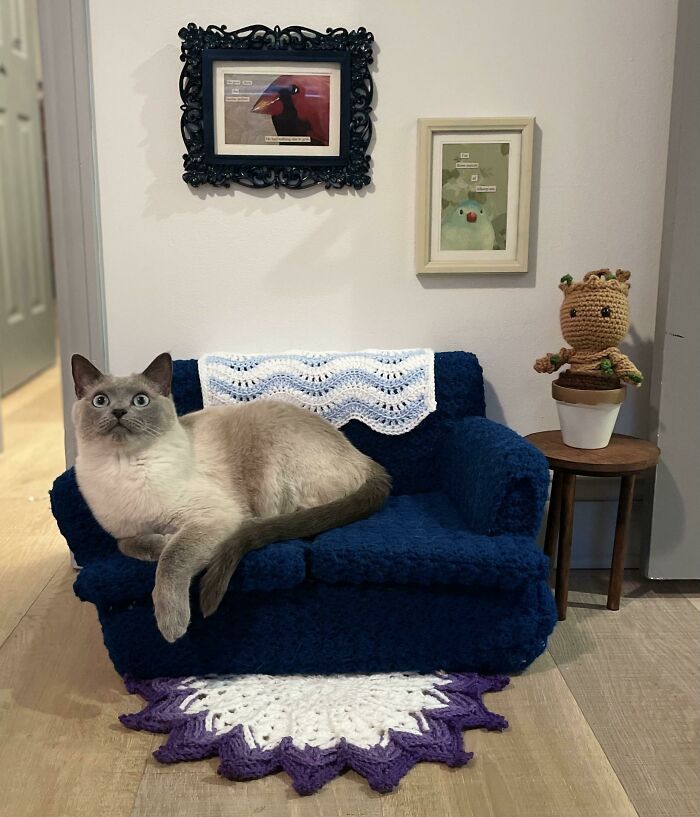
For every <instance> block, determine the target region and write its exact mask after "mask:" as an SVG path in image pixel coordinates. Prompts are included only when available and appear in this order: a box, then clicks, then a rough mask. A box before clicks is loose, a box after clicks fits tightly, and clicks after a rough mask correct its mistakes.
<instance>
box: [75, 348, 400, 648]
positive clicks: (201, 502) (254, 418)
mask: <svg viewBox="0 0 700 817" xmlns="http://www.w3.org/2000/svg"><path fill="white" fill-rule="evenodd" d="M72 369H73V380H74V382H75V391H76V395H77V397H78V400H77V402H76V403H75V405H74V407H73V422H74V424H75V429H76V436H77V442H78V456H77V458H76V463H75V468H76V476H77V480H78V485H79V486H80V490H81V492H82V494H83V496H84V497H85V500H86V502H87V503H88V505H89V506H90V509H91V511H92V513H93V514H94V516H95V518H96V519H97V521H98V522H99V523H100V524H101V525H102V527H103V528H104V529H105V530H106V531H108V532H109V533H110V534H111V535H112V536H114V537H115V538H116V539H117V541H118V546H119V549H120V550H121V551H122V553H124V554H126V555H127V556H133V557H134V558H137V559H149V560H157V561H158V567H157V569H156V581H155V588H154V590H153V603H154V607H155V615H156V620H157V622H158V628H159V629H160V631H161V633H162V634H163V636H164V637H165V638H166V639H167V640H168V641H175V640H176V639H178V638H180V636H182V635H183V634H184V633H185V632H186V630H187V627H188V625H189V621H190V605H189V588H190V582H191V580H192V577H193V576H195V575H196V574H197V573H199V572H200V571H201V570H203V569H204V568H207V572H206V573H205V575H204V577H203V578H202V581H201V584H200V606H201V609H202V612H203V613H204V614H205V615H210V614H211V613H213V612H214V611H215V610H216V609H217V607H218V606H219V603H220V601H221V599H222V598H223V596H224V593H225V592H226V588H227V586H228V583H229V581H230V579H231V576H232V574H233V572H234V570H235V569H236V566H237V565H238V562H239V561H240V559H241V558H242V556H243V555H244V554H245V553H246V552H247V551H248V550H251V549H253V548H257V547H261V546H263V545H265V544H269V543H270V542H273V541H279V540H284V539H292V538H297V537H303V536H312V535H315V534H317V533H320V532H321V531H323V530H327V529H329V528H332V527H336V526H339V525H345V524H348V523H349V522H352V521H354V520H356V519H361V518H363V517H366V516H369V515H370V514H371V513H373V512H374V511H376V510H378V509H379V508H380V507H381V506H382V504H383V503H384V501H385V499H386V497H387V495H388V493H389V488H390V481H389V477H388V475H387V473H386V472H385V471H384V469H383V468H382V467H381V466H380V465H378V464H377V463H376V462H374V461H373V460H372V459H370V458H369V457H366V456H365V455H364V454H362V453H361V452H360V451H358V450H357V449H356V448H355V447H354V446H353V445H352V444H351V443H350V442H349V441H348V440H347V439H346V438H345V436H344V435H343V434H342V433H341V432H340V431H338V430H337V429H336V428H334V427H333V426H332V425H331V424H330V423H329V422H327V421H326V420H324V419H323V418H321V417H319V416H318V415H316V414H313V413H312V412H310V411H307V410H306V409H302V408H298V407H296V406H292V405H288V404H285V403H280V402H275V401H269V400H260V401H255V402H251V403H244V404H238V405H227V406H215V407H210V408H205V409H203V410H202V411H196V412H193V413H192V414H188V415H186V416H184V417H181V418H178V417H177V415H176V413H175V405H174V403H173V401H172V398H171V396H170V389H171V379H172V360H171V358H170V355H169V354H167V353H165V354H162V355H159V356H158V357H157V358H156V359H155V360H154V361H153V362H152V363H151V364H150V365H149V366H148V367H147V368H146V369H145V370H144V372H143V373H141V374H134V375H130V376H128V377H113V376H112V375H103V374H102V373H101V372H100V371H99V370H98V369H96V368H95V367H94V366H93V365H92V363H90V361H88V360H87V359H86V358H84V357H82V356H81V355H74V356H73V358H72Z"/></svg>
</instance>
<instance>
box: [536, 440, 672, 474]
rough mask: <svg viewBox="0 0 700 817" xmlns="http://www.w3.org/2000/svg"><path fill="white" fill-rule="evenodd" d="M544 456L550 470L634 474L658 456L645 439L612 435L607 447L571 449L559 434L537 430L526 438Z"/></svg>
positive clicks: (650, 463)
mask: <svg viewBox="0 0 700 817" xmlns="http://www.w3.org/2000/svg"><path fill="white" fill-rule="evenodd" d="M525 439H526V440H528V441H529V442H531V443H532V444H533V445H534V446H535V447H536V448H539V450H540V451H541V452H542V453H543V454H544V455H545V457H547V460H548V461H549V467H550V468H559V469H561V470H563V471H573V472H574V473H577V474H617V475H620V474H636V473H638V472H640V471H645V470H646V469H647V468H653V466H655V465H656V463H657V462H658V460H659V454H660V453H661V452H660V451H659V449H658V448H657V446H655V445H654V444H653V443H650V442H649V441H648V440H640V439H637V437H628V436H626V435H625V434H613V435H612V438H611V440H610V444H609V445H608V446H607V447H606V448H572V447H571V446H569V445H566V444H565V443H564V441H563V440H562V437H561V431H538V432H536V433H535V434H528V435H527V437H526V438H525Z"/></svg>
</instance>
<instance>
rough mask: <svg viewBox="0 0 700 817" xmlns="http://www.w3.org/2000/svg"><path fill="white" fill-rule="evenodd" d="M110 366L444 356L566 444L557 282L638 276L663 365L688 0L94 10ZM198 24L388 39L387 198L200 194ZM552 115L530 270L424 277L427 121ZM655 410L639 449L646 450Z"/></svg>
mask: <svg viewBox="0 0 700 817" xmlns="http://www.w3.org/2000/svg"><path fill="white" fill-rule="evenodd" d="M90 14H91V25H92V47H93V62H94V92H95V109H96V123H97V133H96V141H97V152H98V162H99V165H98V169H99V185H100V201H101V214H102V236H103V241H104V273H105V291H106V308H107V322H108V346H109V358H110V362H111V367H112V369H113V370H114V371H117V372H121V371H126V370H132V369H135V368H138V367H142V366H143V365H144V364H145V363H146V362H147V361H148V359H149V358H150V357H151V356H153V355H155V354H156V353H158V352H160V351H162V350H163V349H170V350H171V351H172V352H173V354H174V355H176V356H197V355H199V354H201V353H203V352H206V351H213V350H220V349H228V350H240V351H252V350H255V351H261V350H264V351H268V350H269V351H273V350H283V349H286V348H310V349H329V348H333V349H354V348H360V347H367V346H374V347H403V346H420V345H425V346H430V347H433V348H435V349H468V350H472V351H474V352H476V353H477V354H478V356H479V358H480V360H481V362H482V364H483V366H484V370H485V373H486V377H487V380H488V382H489V406H488V412H489V414H490V416H492V417H494V418H495V419H498V420H502V421H505V422H507V423H508V424H509V425H511V426H512V427H514V428H515V429H516V430H518V431H520V432H522V433H527V432H530V431H533V430H538V429H542V428H546V427H551V426H553V425H554V424H555V423H556V414H555V409H554V404H553V401H552V400H551V397H550V393H549V381H550V378H548V377H546V376H543V375H537V374H535V373H534V372H533V371H532V362H533V360H534V359H535V357H537V356H539V355H541V354H543V353H544V352H546V351H549V350H552V349H557V348H558V346H559V345H560V343H561V338H560V335H559V327H558V307H559V301H560V292H559V290H558V289H557V284H558V281H559V278H560V277H561V276H562V275H563V274H565V273H571V274H572V275H573V276H574V277H580V276H581V275H582V274H583V273H584V272H586V271H587V270H590V269H595V268H598V267H601V266H610V267H613V268H616V267H618V266H619V267H624V268H628V269H631V270H632V272H633V275H632V291H631V307H632V310H631V311H632V320H633V324H634V329H633V335H632V341H631V343H630V344H629V345H628V348H627V351H628V352H631V354H632V356H633V358H634V359H635V361H636V362H637V363H638V364H639V365H640V366H641V368H642V369H648V367H649V365H650V362H651V353H650V344H651V343H652V339H653V333H654V318H655V311H656V290H657V282H658V267H659V251H660V238H661V228H662V216H663V201H664V181H665V164H666V152H667V140H668V127H669V111H670V91H671V83H672V71H673V51H674V39H675V36H674V35H675V18H676V2H675V0H615V2H610V0H589V1H588V2H585V3H583V2H580V0H529V2H527V3H523V2H521V0H494V1H493V2H488V3H486V2H481V0H441V2H418V0H383V1H382V2H376V0H355V1H354V2H351V1H350V0H343V2H337V1H336V0H332V1H331V2H314V1H313V0H298V1H297V2H289V0H284V2H282V1H281V0H271V1H270V2H250V0H245V1H243V0H241V1H240V2H235V3H231V2H223V0H219V1H218V2H214V1H212V0H208V1H207V0H203V1H201V2H197V3H196V4H193V3H192V2H183V0H149V2H143V0H138V2H137V1H136V0H120V2H119V3H115V2H112V0H91V2H90ZM190 20H194V21H195V22H197V23H199V24H201V25H207V24H210V23H217V24H220V23H226V24H227V25H228V26H229V28H236V27H240V26H243V25H246V24H249V23H252V22H262V23H266V24H268V25H275V24H279V25H281V26H285V25H291V24H304V25H308V26H310V27H312V28H324V27H326V26H327V25H334V26H339V25H342V26H346V27H348V28H352V27H357V26H360V25H363V26H365V27H367V28H368V29H369V30H371V31H373V32H374V35H375V38H376V41H377V43H376V61H375V65H374V79H375V82H376V97H375V111H376V117H375V127H376V140H375V143H374V145H373V148H372V160H373V171H372V173H373V180H374V183H373V185H372V187H371V188H369V189H367V190H365V191H362V192H360V193H359V194H358V193H354V192H347V191H344V192H339V193H331V194H329V193H327V192H325V191H323V190H314V191H311V192H300V193H290V192H279V191H259V192H250V191H247V190H243V189H239V190H233V191H223V192H218V191H209V190H201V189H200V190H198V191H194V190H190V189H189V188H188V187H187V186H186V185H185V184H184V182H183V181H182V180H181V178H180V176H181V172H182V169H181V154H182V153H183V144H182V141H181V137H180V132H179V115H180V111H179V104H180V99H179V94H178V75H179V72H180V67H181V64H180V62H179V53H180V49H179V40H178V37H177V31H178V29H179V28H180V27H181V26H182V25H184V24H186V23H187V22H189V21H190ZM506 115H534V116H536V118H537V134H536V139H535V161H534V175H533V202H532V204H533V206H532V225H531V253H530V271H529V272H528V273H527V274H526V275H521V276H518V275H505V276H497V275H491V276H478V277H469V276H463V277H451V278H448V279H445V280H435V278H432V279H430V280H427V281H424V280H419V279H418V278H417V277H416V276H415V274H414V266H413V253H414V244H413V242H414V209H415V202H414V195H415V176H416V167H415V165H416V158H415V156H416V144H415V141H416V119H417V118H418V117H428V116H506ZM647 405H648V392H647V391H646V390H642V391H641V392H640V393H639V394H635V395H633V396H632V397H631V399H628V402H627V404H626V405H625V406H624V407H623V414H622V419H621V422H620V425H619V429H620V430H625V431H628V432H630V433H638V434H642V435H643V434H645V433H646V425H647Z"/></svg>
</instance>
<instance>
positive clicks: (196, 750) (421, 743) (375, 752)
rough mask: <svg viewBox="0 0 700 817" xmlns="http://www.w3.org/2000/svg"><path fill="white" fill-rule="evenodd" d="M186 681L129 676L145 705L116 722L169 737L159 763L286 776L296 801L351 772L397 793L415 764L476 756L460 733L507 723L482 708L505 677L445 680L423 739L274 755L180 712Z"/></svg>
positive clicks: (236, 774)
mask: <svg viewBox="0 0 700 817" xmlns="http://www.w3.org/2000/svg"><path fill="white" fill-rule="evenodd" d="M185 680H186V679H184V678H154V679H152V680H138V679H135V678H131V677H128V676H127V677H125V678H124V682H125V684H126V688H127V690H128V691H129V692H130V693H132V694H138V695H140V696H141V697H142V698H143V699H144V700H145V701H146V706H145V707H144V708H143V709H142V710H141V711H140V712H135V713H133V714H128V715H121V716H120V718H119V720H120V721H121V722H122V724H123V725H124V726H126V727H128V728H129V729H135V730H144V731H148V732H157V733H170V734H169V735H168V739H167V740H166V742H165V743H164V744H163V745H162V746H161V747H160V748H159V749H157V750H156V751H155V752H154V753H153V754H154V757H155V758H156V759H157V760H159V761H160V762H161V763H177V762H179V761H187V760H203V759H205V758H209V757H215V756H217V755H218V756H219V759H220V764H219V769H218V772H219V774H221V775H223V776H224V777H227V778H228V779H230V780H257V779H259V778H261V777H266V776H267V775H269V774H275V773H276V772H278V771H280V770H282V771H284V772H286V773H287V774H288V775H289V777H290V779H291V781H292V785H293V786H294V789H295V790H296V791H297V792H298V793H299V794H313V793H314V792H316V791H318V790H319V789H321V788H322V787H323V786H324V785H325V784H326V783H328V782H329V781H331V780H333V778H335V777H337V776H338V775H339V774H341V773H342V772H343V771H344V770H346V769H353V770H354V771H355V772H357V773H358V774H360V775H362V777H364V778H365V779H366V780H367V783H368V784H369V786H370V787H371V788H372V789H374V790H375V791H377V792H380V793H386V792H389V791H392V789H394V788H395V787H396V785H397V784H398V783H399V781H400V780H401V779H402V778H403V777H404V776H405V775H406V774H407V773H408V772H409V771H410V770H411V769H412V768H413V767H414V766H415V765H416V764H417V763H423V762H439V763H444V764H446V765H447V766H451V767H457V766H464V765H465V764H466V763H468V762H469V761H470V760H471V758H472V757H473V752H466V751H465V750H464V747H463V739H462V732H463V731H464V730H466V729H478V728H485V729H488V730H490V731H492V730H499V731H502V730H503V729H506V728H507V727H508V721H507V720H506V719H505V718H504V717H503V716H502V715H498V714H496V713H495V712H491V711H490V710H489V709H487V708H486V706H485V705H484V703H483V700H482V696H483V695H484V694H485V693H486V692H497V691H499V690H502V689H503V688H504V687H505V686H507V685H508V684H509V683H510V679H509V678H508V677H507V676H505V675H479V674H478V673H446V674H445V675H444V676H442V677H441V678H439V679H438V680H437V681H436V689H437V690H439V691H440V692H441V693H442V694H443V695H445V696H446V697H447V699H448V704H447V706H445V707H443V708H441V709H435V710H426V709H423V710H421V712H422V715H423V717H424V718H425V721H426V723H427V725H428V728H427V729H426V730H424V731H423V732H422V733H421V734H420V735H414V734H411V733H410V732H400V731H394V730H389V743H388V745H387V746H384V747H382V746H373V747H371V748H370V749H365V748H363V747H359V746H354V745H353V744H350V743H348V742H347V741H345V740H341V741H340V742H339V743H338V745H337V746H334V747H331V748H329V749H319V748H316V747H312V746H308V745H307V746H305V747H304V748H300V747H298V746H295V745H294V744H293V742H292V739H291V738H290V737H286V738H283V739H282V740H281V741H280V742H279V743H278V744H277V746H275V747H274V748H272V749H259V748H255V749H251V748H250V747H249V746H248V744H247V742H246V740H245V738H244V737H243V726H242V725H239V726H236V727H234V728H233V729H232V730H231V731H230V732H228V733H226V734H225V735H221V736H219V737H215V736H214V735H212V733H211V732H209V731H207V729H206V727H205V725H204V721H205V717H206V716H205V713H203V712H200V713H198V714H196V715H187V714H184V713H183V712H182V711H181V710H180V709H179V706H180V704H181V703H182V701H183V700H184V699H185V698H186V697H188V696H189V695H191V694H193V693H195V692H196V690H195V689H193V688H184V689H177V687H178V686H179V685H181V684H182V683H183V682H184V681H185Z"/></svg>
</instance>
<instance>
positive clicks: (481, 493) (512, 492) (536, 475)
mask: <svg viewBox="0 0 700 817" xmlns="http://www.w3.org/2000/svg"><path fill="white" fill-rule="evenodd" d="M441 454H442V456H441V460H440V462H439V464H438V467H439V473H440V479H441V483H442V488H443V490H444V491H445V493H446V494H447V495H448V496H449V497H450V499H451V500H452V501H453V502H454V503H455V505H457V507H458V508H459V511H460V513H461V515H462V517H463V519H464V521H465V523H466V525H467V527H468V528H469V529H470V530H473V531H475V532H476V533H482V534H486V535H488V536H495V535H498V534H501V533H514V534H520V535H526V536H535V535H536V534H537V532H538V530H539V527H540V522H541V520H542V510H543V508H544V503H545V500H546V498H547V487H548V482H549V474H548V467H547V460H546V459H545V457H544V456H543V455H542V454H541V453H540V452H539V451H538V450H537V449H536V448H535V447H534V446H533V445H531V444H530V443H528V442H527V441H526V440H524V439H523V438H522V437H521V436H520V435H518V434H516V433H515V431H512V430H511V429H509V428H506V426H503V425H500V424H499V423H495V422H493V421H492V420H487V419H486V418H484V417H467V418H465V419H463V420H460V421H458V422H456V423H455V425H454V427H453V429H452V431H451V432H450V433H449V434H447V435H446V437H445V439H444V440H443V445H442V449H441Z"/></svg>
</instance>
